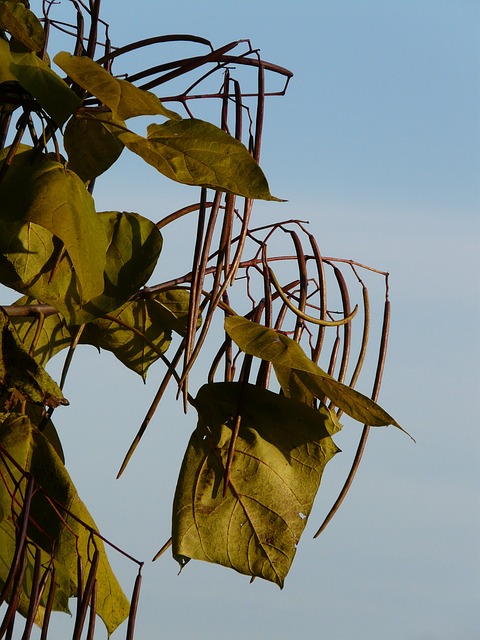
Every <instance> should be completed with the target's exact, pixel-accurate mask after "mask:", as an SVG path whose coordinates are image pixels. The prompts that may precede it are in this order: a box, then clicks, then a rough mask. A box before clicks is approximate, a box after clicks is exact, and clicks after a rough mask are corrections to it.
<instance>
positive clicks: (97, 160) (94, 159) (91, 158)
mask: <svg viewBox="0 0 480 640" xmlns="http://www.w3.org/2000/svg"><path fill="white" fill-rule="evenodd" d="M108 115H110V114H108ZM104 120H107V121H108V118H107V114H99V115H97V116H94V115H91V116H89V117H86V116H82V117H80V116H78V117H77V116H74V117H73V118H70V120H69V121H68V123H67V126H66V127H65V134H64V137H63V142H64V145H65V150H66V152H67V154H68V168H69V169H70V170H71V171H75V173H76V174H77V175H79V176H80V178H81V179H82V180H83V181H84V182H87V181H89V180H93V178H96V177H97V176H99V175H101V174H102V173H103V172H104V171H106V170H107V169H108V168H109V167H111V166H112V164H113V163H114V162H115V161H116V160H117V159H118V157H119V156H120V154H121V153H122V150H123V144H122V143H121V142H120V140H119V138H118V136H115V135H114V134H113V133H112V132H111V131H110V130H109V129H108V127H107V126H106V124H105V122H104Z"/></svg>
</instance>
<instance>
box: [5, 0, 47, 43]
mask: <svg viewBox="0 0 480 640" xmlns="http://www.w3.org/2000/svg"><path fill="white" fill-rule="evenodd" d="M0 29H5V30H6V31H8V32H9V33H10V34H11V35H12V36H13V37H14V38H15V40H17V41H18V42H21V43H22V44H23V45H25V46H26V47H27V48H28V49H30V50H31V51H40V49H41V48H42V47H43V45H44V44H45V32H44V30H43V27H42V23H41V22H40V20H39V19H38V18H37V16H36V15H35V14H34V13H33V11H30V9H27V7H26V6H25V5H24V4H23V3H22V2H18V0H2V2H0Z"/></svg>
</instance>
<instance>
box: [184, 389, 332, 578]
mask: <svg viewBox="0 0 480 640" xmlns="http://www.w3.org/2000/svg"><path fill="white" fill-rule="evenodd" d="M194 404H195V407H196V409H197V411H198V415H199V422H198V426H197V429H196V430H195V431H194V433H193V435H192V437H191V439H190V442H189V444H188V448H187V451H186V454H185V458H184V460H183V464H182V468H181V471H180V477H179V480H178V484H177V489H176V492H175V499H174V505H173V532H172V541H173V554H174V557H175V558H176V559H177V560H178V562H179V563H180V564H181V565H182V566H183V565H184V564H185V563H186V562H187V561H188V560H189V559H190V558H195V559H197V560H205V561H208V562H215V563H217V564H221V565H224V566H226V567H231V568H232V569H235V570H236V571H239V572H240V573H244V574H246V575H252V576H259V577H261V578H265V579H266V580H270V581H272V582H275V583H276V584H278V585H279V586H280V587H282V586H283V583H284V579H285V576H286V575H287V573H288V571H289V569H290V565H291V563H292V561H293V558H294V556H295V552H296V548H297V544H298V542H299V540H300V536H301V534H302V532H303V530H304V528H305V525H306V522H307V519H308V516H309V514H310V512H311V509H312V504H313V500H314V498H315V495H316V493H317V490H318V487H319V484H320V480H321V477H322V473H323V470H324V468H325V465H326V464H327V462H328V461H329V460H330V459H331V458H332V456H333V455H334V454H335V453H336V452H337V451H338V449H337V447H336V446H335V444H334V443H333V441H332V439H331V437H330V434H331V433H333V432H334V431H336V430H338V428H339V425H338V423H336V421H335V419H334V417H333V415H332V414H331V413H330V412H329V411H328V410H327V409H325V408H323V409H322V410H321V411H316V410H314V409H311V408H309V407H307V405H305V404H304V403H301V402H297V401H295V400H292V399H291V398H285V397H283V396H279V395H277V394H274V393H272V392H270V391H266V390H264V389H261V388H258V387H255V386H253V385H247V386H242V384H240V383H215V384H209V385H205V386H204V387H202V388H201V389H200V391H199V393H198V395H197V398H196V400H195V403H194ZM237 413H239V414H240V416H241V424H240V430H239V434H238V438H237V440H236V444H235V453H234V458H233V465H232V469H231V473H230V485H229V488H228V490H227V494H226V496H225V497H223V495H222V486H223V480H224V473H225V466H226V461H227V456H228V450H229V443H230V439H231V436H232V422H233V419H234V418H235V416H236V415H237Z"/></svg>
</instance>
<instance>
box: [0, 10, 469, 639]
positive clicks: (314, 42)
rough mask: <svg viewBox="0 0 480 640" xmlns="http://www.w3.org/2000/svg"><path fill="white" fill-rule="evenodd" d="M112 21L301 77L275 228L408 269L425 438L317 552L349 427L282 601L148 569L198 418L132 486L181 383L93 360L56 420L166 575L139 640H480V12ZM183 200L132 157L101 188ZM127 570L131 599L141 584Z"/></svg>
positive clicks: (83, 364) (270, 162)
mask: <svg viewBox="0 0 480 640" xmlns="http://www.w3.org/2000/svg"><path fill="white" fill-rule="evenodd" d="M104 17H105V18H106V19H107V20H108V21H109V22H110V24H111V28H112V31H111V36H112V39H113V40H114V42H116V43H118V44H123V43H126V42H128V41H131V40H135V39H139V38H142V37H147V36H150V35H156V34H160V33H175V32H176V33H195V34H198V35H202V36H204V37H207V38H210V39H211V40H212V41H213V43H214V44H215V45H217V46H220V45H221V44H224V43H226V42H228V41H230V40H235V39H239V38H245V37H248V38H250V39H251V40H252V42H253V44H254V46H255V47H259V48H260V49H261V52H262V55H263V57H264V58H265V59H267V60H269V61H272V62H276V63H278V64H281V65H284V66H286V67H288V68H290V69H292V71H293V72H294V74H295V76H294V79H293V81H292V83H291V85H290V87H289V91H288V94H287V96H286V97H285V98H274V99H271V101H270V102H269V103H268V108H267V125H266V129H265V137H264V144H263V156H262V165H263V168H264V170H265V172H266V173H267V175H268V177H269V180H270V186H271V188H272V191H273V192H274V193H275V194H278V195H280V196H282V197H285V198H288V200H289V202H288V203H285V204H278V205H277V204H275V205H272V204H260V203H259V204H258V206H257V208H256V211H257V216H258V220H259V224H260V221H261V220H263V218H262V216H263V215H264V216H265V217H266V219H269V220H271V219H273V218H274V217H279V218H284V219H287V218H295V217H297V218H302V219H308V220H309V221H310V225H311V229H312V230H313V231H314V232H315V234H316V236H317V239H318V242H319V245H320V248H321V250H322V251H323V253H324V254H328V255H335V256H340V257H347V258H355V259H357V260H359V261H361V262H365V263H368V264H371V265H373V266H376V267H378V268H381V269H385V270H388V271H389V272H390V273H391V282H390V284H391V292H390V296H391V300H392V312H393V320H392V329H391V342H390V349H389V356H388V362H387V368H386V372H385V377H384V385H383V388H382V392H381V396H380V400H381V404H382V405H383V406H384V407H385V408H387V409H388V411H389V412H390V413H392V414H393V415H394V416H395V417H396V418H397V419H398V420H399V421H400V422H401V424H402V425H403V426H404V427H405V428H406V429H407V430H408V431H409V432H410V433H412V434H413V435H414V437H415V438H416V440H417V444H416V445H415V444H413V443H412V441H411V440H409V439H408V438H407V437H406V436H404V435H402V434H401V433H400V432H398V431H396V430H394V429H393V428H389V429H379V430H375V431H374V432H373V433H372V435H371V438H370V442H369V445H368V448H367V452H366V455H365V459H364V463H363V465H362V468H361V471H360V473H359V475H358V477H357V480H356V482H355V485H354V488H353V489H352V491H351V493H350V494H349V496H348V499H347V501H346V502H345V504H344V506H343V507H342V508H341V510H340V512H339V513H338V514H337V516H336V518H335V519H334V521H333V522H332V523H331V525H330V526H329V527H328V529H327V530H326V532H325V533H324V534H323V535H322V536H321V537H320V538H319V539H317V540H315V541H313V540H312V539H311V538H312V535H313V533H314V532H315V530H316V528H317V526H318V524H319V523H320V522H321V520H322V517H323V515H324V514H325V513H326V511H327V510H328V508H329V507H330V505H331V502H332V500H333V499H334V497H335V495H336V493H337V491H338V489H339V487H340V486H341V484H342V482H343V478H344V475H345V473H346V469H347V468H348V465H349V463H350V460H351V456H352V453H353V450H354V447H355V442H356V436H357V433H356V432H355V431H358V428H357V427H354V426H349V427H348V429H349V433H350V434H351V436H349V435H348V434H345V435H344V436H343V440H342V441H341V447H342V448H343V450H344V453H343V454H341V455H339V456H337V457H336V459H335V460H334V461H333V462H332V463H331V464H330V466H329V468H328V469H327V471H326V474H325V479H324V484H323V485H322V488H321V491H320V494H319V497H318V500H317V503H316V507H315V509H314V512H313V514H312V516H311V518H310V522H309V524H308V526H307V529H306V532H305V534H304V538H303V539H302V541H301V543H300V545H299V550H298V552H297V557H296V560H295V562H294V565H293V568H292V570H291V573H290V575H289V576H288V578H287V580H286V585H285V588H284V590H283V591H279V589H278V588H277V587H276V586H274V585H271V584H268V583H265V582H262V581H260V580H257V581H256V582H255V583H254V584H253V585H251V586H250V585H249V584H248V579H247V578H245V577H243V576H240V575H239V574H236V573H234V572H229V571H227V570H226V569H223V568H218V567H214V566H213V565H207V564H203V563H194V562H192V563H190V564H189V566H188V567H187V568H186V569H185V571H184V572H183V573H182V575H181V576H180V577H177V576H176V573H177V566H176V564H175V563H174V562H173V560H171V558H170V557H169V556H168V554H167V555H166V556H164V557H163V558H162V559H160V560H159V561H158V562H157V563H155V564H153V565H152V564H151V563H150V562H149V560H150V558H151V557H152V556H153V555H154V553H155V552H156V551H157V550H158V549H159V548H160V546H161V545H162V544H163V542H164V541H165V540H166V539H168V537H169V535H170V524H169V518H170V504H171V498H172V493H173V490H174V486H175V481H176V474H177V470H178V466H179V464H180V461H181V457H182V455H183V450H184V447H185V444H186V442H187V441H188V437H189V434H190V431H191V430H192V428H193V426H194V422H195V417H194V415H193V414H189V415H188V417H187V418H186V419H185V418H184V417H183V414H182V411H181V408H180V407H179V406H177V405H175V404H174V403H173V400H171V399H170V398H167V401H166V405H165V407H164V408H163V409H162V410H160V412H159V414H158V416H157V417H156V419H155V420H154V422H153V423H152V425H151V427H150V429H149V431H148V432H147V435H146V436H145V439H144V441H143V442H142V444H141V446H140V447H139V449H138V451H137V454H136V456H135V458H134V459H133V461H132V462H131V465H130V466H129V468H128V469H127V471H126V473H125V474H124V476H123V477H122V478H121V479H120V480H119V481H115V480H114V477H115V475H116V472H117V470H118V467H119V464H120V462H121V460H122V458H123V455H124V453H125V451H126V449H127V447H128V445H129V444H130V441H131V439H132V437H133V435H134V433H136V430H137V428H138V426H139V424H140V422H141V419H142V417H143V415H144V412H145V410H146V408H147V407H148V405H149V402H150V399H151V397H152V396H153V394H154V392H155V389H156V385H157V384H158V381H159V379H160V377H161V375H162V373H163V371H162V369H161V367H158V368H154V369H152V371H151V374H150V379H149V384H148V385H147V387H144V386H143V384H142V383H141V381H140V379H137V378H136V377H135V376H134V374H131V373H129V372H127V371H125V372H123V371H120V372H119V371H117V369H118V367H115V366H113V364H114V360H113V358H112V357H111V356H110V355H109V354H104V355H102V356H101V357H100V356H97V355H96V353H95V352H94V350H93V349H85V351H84V353H83V355H81V356H80V358H79V360H78V367H79V368H78V373H76V374H73V375H72V377H71V378H70V380H69V382H68V383H67V387H66V395H67V397H68V398H69V399H70V401H71V403H72V406H71V408H70V409H68V410H62V414H61V415H60V411H59V412H57V416H56V424H57V428H58V429H59V431H60V433H61V436H62V438H63V441H64V445H65V450H66V456H67V465H68V468H69V469H70V471H71V474H72V476H73V478H74V481H75V482H76V484H77V487H78V489H79V491H80V494H81V496H82V497H83V499H84V500H85V502H86V503H87V505H88V506H89V507H90V509H91V511H92V513H93V515H94V517H95V518H96V519H97V521H98V524H99V526H100V527H101V529H102V531H103V532H104V534H105V535H106V536H107V537H109V538H110V539H112V540H113V541H114V542H115V543H117V544H118V545H120V546H121V547H123V548H124V549H125V550H127V551H129V552H130V553H132V554H133V555H135V556H137V557H139V558H140V559H145V560H147V561H148V562H147V564H146V566H145V569H144V576H145V578H144V586H143V591H142V597H141V601H140V611H139V619H138V623H137V625H138V632H137V637H138V638H139V639H140V640H155V639H156V638H168V639H169V640H183V639H187V638H195V639H198V640H207V639H208V640H217V639H222V640H240V639H242V640H243V639H244V638H247V637H248V638H249V639H250V640H265V639H269V638H275V639H276V640H290V639H291V638H322V639H325V640H383V639H385V638H387V639H388V640H451V639H452V638H458V639H461V640H476V639H477V638H478V637H480V621H479V611H480V608H479V605H480V598H479V595H480V584H479V580H480V578H479V576H480V567H479V533H480V521H479V507H480V501H479V480H480V477H479V435H478V434H479V419H478V406H479V395H480V372H479V362H480V349H479V330H478V322H479V292H480V291H479V260H478V249H479V209H480V206H479V205H480V196H479V182H478V181H479V176H480V173H479V170H480V122H479V113H480V111H479V108H480V99H479V98H480V96H479V81H480V77H479V71H480V50H479V42H480V39H479V36H480V33H479V31H480V6H479V3H478V2H476V1H473V0H472V1H468V0H455V1H454V0H451V1H449V0H435V1H433V0H415V1H413V0H412V1H409V0H406V1H403V2H396V1H393V0H382V1H380V0H378V1H373V0H365V1H363V0H357V1H344V0H336V1H335V0H317V1H315V2H309V1H306V0H298V1H297V2H295V3H294V2H292V1H290V2H283V1H281V0H277V1H273V0H265V1H263V2H262V1H256V2H254V1H242V0H237V1H236V2H232V1H231V0H223V1H222V2H219V1H211V2H206V1H203V2H202V1H197V2H194V1H193V0H190V1H186V0H177V1H176V2H170V3H161V2H156V1H155V2H154V1H147V0H141V1H140V2H138V3H135V4H134V5H133V3H130V2H126V1H125V0H117V1H116V2H112V1H111V2H107V1H105V2H104ZM160 61H161V60H159V62H160ZM117 71H119V69H118V68H117ZM184 196H185V190H184V188H181V187H177V186H175V185H170V184H168V182H167V181H166V180H164V179H163V178H161V177H159V176H157V175H156V174H155V173H154V172H153V171H151V170H150V169H145V168H144V166H143V165H142V163H141V162H140V161H137V160H132V161H130V160H126V159H125V160H122V162H121V163H120V165H119V167H118V169H116V170H115V171H114V172H112V176H111V177H110V178H106V179H105V180H104V181H103V185H102V180H99V181H98V186H97V189H96V199H97V204H98V208H99V210H101V209H115V208H118V209H125V210H135V211H139V212H140V213H143V214H145V215H149V216H151V217H152V218H153V219H155V220H157V219H159V218H161V217H163V215H165V214H167V213H169V212H170V211H172V210H174V209H176V208H178V207H179V206H182V205H183V204H185V203H186V202H185V201H184V200H182V199H181V200H180V201H179V198H184ZM188 198H191V200H193V197H191V196H190V192H188ZM187 202H188V199H187ZM186 233H188V228H187V232H186ZM169 240H170V241H171V242H173V243H174V244H173V247H172V248H171V249H170V250H168V248H167V247H166V253H165V259H164V260H165V262H164V263H161V264H163V265H164V268H165V270H166V272H169V269H170V270H171V271H172V272H173V270H174V269H173V267H172V266H171V267H169V266H168V261H169V260H172V259H178V260H180V259H187V258H188V254H187V258H186V257H185V256H182V254H181V252H180V253H179V246H180V243H181V242H182V240H183V238H180V239H178V238H176V239H170V237H169V236H168V235H167V237H166V244H167V245H168V241H169ZM169 251H170V253H169ZM185 251H186V249H185ZM7 298H8V299H9V300H10V299H11V296H10V293H8V295H7ZM200 382H201V380H200V377H199V378H198V383H199V384H200ZM77 385H79V386H77ZM352 435H354V436H355V437H352ZM112 562H113V563H114V564H115V566H117V567H118V569H119V571H120V575H121V577H122V582H123V584H124V585H125V588H126V589H128V590H129V589H130V588H131V585H133V579H134V570H133V568H132V567H131V566H130V565H128V564H125V563H122V562H119V561H118V560H117V559H116V558H115V557H112ZM59 634H60V632H59ZM123 634H124V632H121V633H119V634H118V637H123ZM60 637H62V636H61V635H59V638H60ZM115 637H117V636H115Z"/></svg>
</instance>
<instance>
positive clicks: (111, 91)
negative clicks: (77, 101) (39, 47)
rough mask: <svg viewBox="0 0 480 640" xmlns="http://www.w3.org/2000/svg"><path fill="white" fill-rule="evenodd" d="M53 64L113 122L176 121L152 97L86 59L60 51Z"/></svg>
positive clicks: (157, 99)
mask: <svg viewBox="0 0 480 640" xmlns="http://www.w3.org/2000/svg"><path fill="white" fill-rule="evenodd" d="M53 60H54V62H55V63H56V64H58V66H59V67H60V68H61V69H63V71H65V73H67V74H68V76H69V77H70V78H71V79H72V80H73V81H74V82H76V83H77V84H78V85H79V86H81V87H82V88H83V89H85V90H86V91H88V92H89V93H91V94H92V95H93V96H95V97H96V98H98V99H99V100H100V102H101V103H102V104H104V105H105V106H106V107H108V108H109V109H110V110H111V112H112V116H113V118H115V119H116V120H127V119H128V118H132V117H134V116H147V115H161V116H165V117H166V118H171V119H173V120H179V119H180V116H179V115H178V114H177V113H175V112H174V111H171V110H170V109H167V108H166V107H164V106H163V104H162V102H161V100H160V99H159V98H158V97H157V96H156V95H155V94H154V93H151V92H150V91H144V90H143V89H139V88H138V87H136V86H135V85H133V84H132V83H131V82H128V80H119V79H118V78H114V77H113V76H112V75H111V74H110V73H109V72H108V71H107V70H106V69H104V68H103V67H101V66H100V65H99V64H97V63H96V62H94V61H93V60H92V59H91V58H88V57H87V56H72V55H70V54H69V53H67V52H65V51H61V52H60V53H57V55H56V56H55V57H54V59H53Z"/></svg>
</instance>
